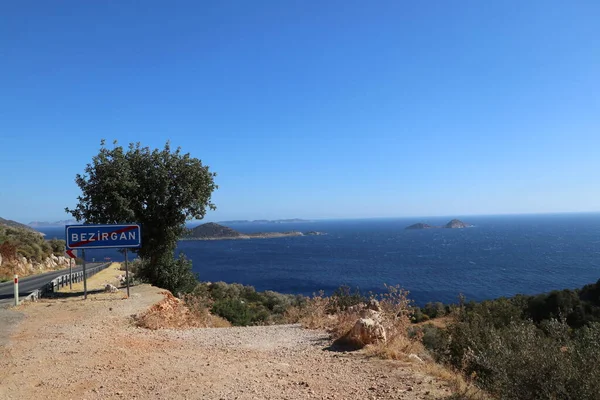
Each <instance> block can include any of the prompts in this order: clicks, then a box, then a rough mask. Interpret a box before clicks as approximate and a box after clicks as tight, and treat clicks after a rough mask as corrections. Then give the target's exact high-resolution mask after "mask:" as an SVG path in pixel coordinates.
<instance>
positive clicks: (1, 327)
mask: <svg viewBox="0 0 600 400" xmlns="http://www.w3.org/2000/svg"><path fill="white" fill-rule="evenodd" d="M23 317H24V315H23V314H22V313H20V312H17V311H13V310H10V309H8V308H3V307H0V347H2V346H6V344H7V343H8V338H9V337H10V335H11V333H12V331H13V330H14V329H15V328H16V326H17V324H18V323H19V322H20V321H21V320H22V319H23Z"/></svg>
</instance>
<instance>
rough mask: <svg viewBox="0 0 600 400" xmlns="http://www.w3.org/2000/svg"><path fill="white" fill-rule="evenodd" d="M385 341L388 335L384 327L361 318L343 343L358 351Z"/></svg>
mask: <svg viewBox="0 0 600 400" xmlns="http://www.w3.org/2000/svg"><path fill="white" fill-rule="evenodd" d="M385 341H386V335H385V329H384V328H383V325H381V323H380V322H379V321H375V320H373V319H371V318H361V319H359V320H358V321H356V323H355V324H354V326H353V327H352V329H350V331H349V332H348V333H347V334H346V335H344V337H343V338H342V342H344V343H345V344H348V345H351V346H353V347H355V348H358V349H360V348H363V347H364V346H366V345H367V344H373V343H378V342H385Z"/></svg>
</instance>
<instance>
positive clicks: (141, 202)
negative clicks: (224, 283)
mask: <svg viewBox="0 0 600 400" xmlns="http://www.w3.org/2000/svg"><path fill="white" fill-rule="evenodd" d="M113 145H114V146H113V148H112V149H109V148H107V147H106V146H105V141H104V140H102V141H101V143H100V151H99V153H98V154H97V155H96V156H94V157H93V158H92V162H91V163H90V164H87V166H86V168H85V173H84V174H77V176H76V178H75V182H76V183H77V185H78V186H79V188H80V189H81V191H82V195H81V196H79V197H78V204H77V205H76V207H75V208H73V209H69V208H66V211H67V212H68V213H70V214H71V215H72V216H73V217H74V218H75V219H76V220H77V221H85V222H86V223H90V224H113V223H134V222H136V223H139V224H141V227H142V247H141V248H140V249H137V250H135V252H137V254H138V256H140V258H141V259H142V261H143V262H144V269H143V271H144V273H145V275H146V276H143V277H142V278H147V279H148V280H149V281H150V282H151V283H153V284H156V285H160V284H164V283H165V282H164V280H163V279H161V277H162V276H164V274H162V273H161V267H162V266H167V265H173V259H174V253H175V248H176V246H177V240H178V239H179V238H180V237H181V236H182V235H183V233H184V232H185V229H186V228H185V222H186V221H190V220H193V219H202V218H204V216H205V214H206V211H207V209H213V210H214V209H215V205H214V204H213V203H212V202H211V195H212V193H213V191H214V190H215V189H217V188H218V187H217V185H216V184H215V182H214V177H215V176H216V174H215V173H214V172H210V170H209V167H208V166H205V165H203V164H202V162H201V161H200V160H199V159H197V158H193V157H191V156H190V154H189V153H186V154H183V153H182V152H181V148H177V149H176V150H175V151H171V146H170V144H169V142H167V143H166V144H165V146H164V148H163V149H162V150H159V149H154V150H151V149H150V148H149V147H142V145H141V144H140V143H139V142H138V143H135V144H134V143H131V144H130V145H129V147H128V148H127V149H126V150H125V149H124V148H123V147H122V146H119V145H118V144H117V142H116V141H115V142H113ZM185 265H188V266H190V268H188V269H189V271H188V273H189V274H191V264H189V263H186V264H185ZM175 270H177V271H179V272H180V273H181V268H177V269H175ZM179 281H181V280H180V279H173V280H170V282H179ZM183 281H186V280H185V279H183ZM169 286H171V287H167V286H163V287H165V288H166V289H169V290H171V291H173V292H176V291H178V290H180V289H181V288H180V287H173V286H172V285H169Z"/></svg>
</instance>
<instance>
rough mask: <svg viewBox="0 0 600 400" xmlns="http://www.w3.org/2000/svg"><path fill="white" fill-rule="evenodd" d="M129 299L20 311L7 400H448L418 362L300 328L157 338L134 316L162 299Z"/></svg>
mask: <svg viewBox="0 0 600 400" xmlns="http://www.w3.org/2000/svg"><path fill="white" fill-rule="evenodd" d="M132 293H133V295H132V297H131V298H130V299H123V298H122V297H123V295H122V293H117V294H98V295H92V296H90V299H89V300H87V301H83V300H81V299H80V298H70V299H61V300H49V301H43V302H39V303H35V304H30V305H26V306H22V307H21V310H20V311H21V312H22V313H23V314H24V315H25V319H24V320H23V321H22V322H21V323H20V324H19V325H18V327H17V329H16V330H15V331H14V333H13V335H12V338H11V340H10V342H9V343H8V344H7V345H6V346H5V347H0V398H1V399H20V400H27V399H38V398H64V399H350V398H352V399H439V398H444V397H446V396H448V395H449V394H450V391H449V390H448V389H447V388H446V386H445V385H444V384H442V383H439V382H437V381H436V380H435V379H434V378H431V377H427V376H425V375H423V374H421V373H419V372H416V371H415V369H414V368H412V367H411V365H410V364H401V363H398V362H385V361H380V360H375V359H369V358H367V357H366V356H364V355H362V354H360V353H336V352H332V351H326V350H324V348H326V347H327V346H328V345H329V342H328V340H327V337H326V335H324V334H323V333H320V332H315V331H307V330H304V329H301V328H300V327H298V326H295V325H282V326H269V327H249V328H221V329H191V330H185V331H174V330H162V331H149V330H145V329H141V328H137V327H134V326H133V325H132V324H131V321H130V318H131V315H133V314H136V313H138V312H141V311H143V310H145V309H146V308H147V307H149V306H150V305H152V304H154V303H156V302H157V301H159V300H161V299H162V298H163V295H161V294H160V289H157V288H154V287H151V286H147V285H142V286H137V287H135V288H133V289H132Z"/></svg>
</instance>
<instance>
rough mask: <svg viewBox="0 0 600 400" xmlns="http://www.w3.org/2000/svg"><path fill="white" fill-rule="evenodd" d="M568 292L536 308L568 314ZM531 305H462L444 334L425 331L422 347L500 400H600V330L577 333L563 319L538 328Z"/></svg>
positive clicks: (525, 301)
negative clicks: (561, 311) (533, 318)
mask: <svg viewBox="0 0 600 400" xmlns="http://www.w3.org/2000/svg"><path fill="white" fill-rule="evenodd" d="M565 292H566V291H563V292H561V293H562V294H561V295H554V296H553V295H552V294H551V295H549V296H547V297H544V296H536V298H533V302H534V303H533V304H534V307H539V308H537V309H538V310H540V309H543V308H544V307H542V306H539V304H540V303H541V304H547V305H549V307H548V309H556V308H554V307H558V308H559V309H562V310H565V311H566V312H570V311H569V310H571V311H572V310H573V309H572V308H571V309H569V308H568V307H566V308H562V307H563V306H565V305H566V306H568V305H569V304H574V303H576V302H573V300H572V299H573V298H574V296H572V295H570V294H569V293H565ZM558 293H559V292H557V294H558ZM540 299H542V300H543V301H541V302H540ZM531 301H532V298H530V297H528V296H516V297H515V298H512V299H504V298H502V299H498V300H493V301H484V302H481V303H468V304H463V307H461V309H460V310H459V311H458V313H457V316H456V321H454V322H453V323H451V324H450V325H449V326H448V327H447V328H446V329H440V328H436V327H434V326H430V325H425V326H423V327H421V331H420V334H421V337H422V341H423V344H424V345H425V346H426V347H427V348H428V349H429V350H431V352H432V353H433V354H434V355H435V357H436V359H437V360H438V361H442V362H445V363H447V364H450V365H452V366H453V367H455V368H457V369H460V370H462V371H463V372H464V373H465V374H466V375H468V376H471V377H473V379H474V382H475V383H476V384H477V385H478V386H480V387H481V388H483V389H485V390H486V391H488V392H489V393H491V394H492V395H494V396H496V397H497V398H500V399H515V400H516V399H523V400H528V399H565V400H569V399H581V400H587V399H598V398H599V395H598V393H600V380H599V379H598V377H599V376H600V324H598V323H590V324H587V325H585V326H583V327H581V328H576V329H573V328H572V327H571V326H569V323H568V322H567V320H566V319H564V318H563V319H562V320H558V319H555V318H549V319H544V318H542V319H541V320H540V321H539V322H536V321H534V320H532V319H530V318H529V314H528V310H529V307H530V304H532V303H531ZM544 315H545V316H550V317H551V316H553V315H554V314H553V313H552V312H549V313H547V314H544Z"/></svg>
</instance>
